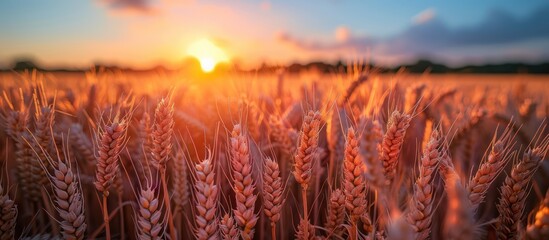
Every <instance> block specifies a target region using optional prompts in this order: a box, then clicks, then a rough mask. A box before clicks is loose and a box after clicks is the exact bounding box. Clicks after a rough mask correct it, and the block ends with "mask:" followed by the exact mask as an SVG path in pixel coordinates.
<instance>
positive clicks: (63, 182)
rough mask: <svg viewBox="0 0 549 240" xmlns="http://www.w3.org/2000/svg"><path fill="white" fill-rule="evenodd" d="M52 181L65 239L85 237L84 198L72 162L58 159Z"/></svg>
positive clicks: (51, 177)
mask: <svg viewBox="0 0 549 240" xmlns="http://www.w3.org/2000/svg"><path fill="white" fill-rule="evenodd" d="M53 165H54V173H53V175H50V176H49V177H50V181H51V184H52V186H53V189H54V196H55V204H56V210H57V213H59V216H60V217H61V219H63V221H61V228H62V232H61V233H62V235H63V238H65V239H84V233H85V232H86V227H87V225H86V223H85V219H86V218H85V216H84V209H85V207H84V199H83V197H82V193H81V189H80V185H79V184H78V182H77V179H76V176H75V175H74V173H73V171H72V169H71V166H70V164H68V161H67V162H63V161H61V159H58V161H57V163H56V164H53Z"/></svg>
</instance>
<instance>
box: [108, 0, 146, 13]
mask: <svg viewBox="0 0 549 240" xmlns="http://www.w3.org/2000/svg"><path fill="white" fill-rule="evenodd" d="M103 2H104V3H105V4H106V5H107V6H108V7H110V8H112V9H115V10H129V11H136V12H140V13H148V12H151V11H152V10H153V7H152V4H151V1H150V0H103Z"/></svg>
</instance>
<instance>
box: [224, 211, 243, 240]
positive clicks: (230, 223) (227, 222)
mask: <svg viewBox="0 0 549 240" xmlns="http://www.w3.org/2000/svg"><path fill="white" fill-rule="evenodd" d="M219 229H220V230H221V238H222V239H224V240H238V239H239V238H238V228H237V226H236V223H235V222H234V218H233V217H231V216H230V215H229V214H228V213H226V214H225V215H224V216H223V218H221V221H220V223H219Z"/></svg>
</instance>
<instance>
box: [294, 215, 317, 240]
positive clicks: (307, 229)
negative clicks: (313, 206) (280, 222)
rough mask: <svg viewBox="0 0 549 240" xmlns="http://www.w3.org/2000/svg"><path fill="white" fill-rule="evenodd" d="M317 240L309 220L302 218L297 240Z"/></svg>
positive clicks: (298, 227) (296, 236)
mask: <svg viewBox="0 0 549 240" xmlns="http://www.w3.org/2000/svg"><path fill="white" fill-rule="evenodd" d="M314 238H315V228H314V226H313V225H312V224H311V223H310V222H309V220H307V219H305V218H302V219H301V220H300V221H299V225H298V226H297V232H296V234H295V239H297V240H313V239H314Z"/></svg>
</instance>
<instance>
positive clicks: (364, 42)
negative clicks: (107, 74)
mask: <svg viewBox="0 0 549 240" xmlns="http://www.w3.org/2000/svg"><path fill="white" fill-rule="evenodd" d="M205 40H206V41H209V42H211V43H213V44H214V45H215V46H217V47H218V48H219V49H221V50H222V51H223V56H224V57H226V58H227V59H229V60H227V61H231V62H236V63H238V64H240V65H242V66H248V67H250V66H257V65H259V64H261V63H262V62H267V63H270V64H288V63H290V62H296V61H297V62H308V61H313V60H323V61H336V60H338V59H343V60H356V59H367V60H371V61H374V62H376V63H379V64H384V65H392V64H398V63H403V62H410V61H412V60H415V59H417V58H420V57H422V58H429V59H433V60H436V61H442V62H445V63H448V64H454V65H456V64H471V63H472V64H476V63H498V62H506V61H526V62H539V61H548V60H549V2H547V1H545V0H529V1H517V0H487V1H472V0H465V1H435V0H429V1H410V0H401V1H395V0H392V1H347V0H318V1H295V0H294V1H292V0H280V1H252V0H237V1H213V0H209V1H198V0H195V1H184V0H169V1H166V0H161V1H159V0H156V1H148V0H99V1H83V0H81V1H69V0H56V1H44V0H23V1H15V0H8V1H1V2H0V67H6V66H10V65H11V64H12V62H13V60H14V59H18V58H32V59H35V60H36V61H37V62H38V63H39V64H41V65H43V66H77V67H81V66H89V65H90V64H93V63H106V64H120V65H124V66H132V67H147V66H152V65H157V64H164V65H167V66H176V65H177V64H180V63H181V62H182V61H183V59H184V58H186V57H188V55H189V54H190V52H192V50H193V49H191V50H189V48H190V46H193V44H194V46H196V45H197V42H198V43H200V41H205Z"/></svg>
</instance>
